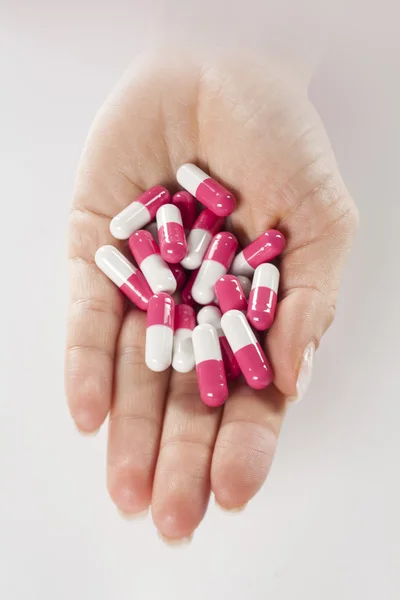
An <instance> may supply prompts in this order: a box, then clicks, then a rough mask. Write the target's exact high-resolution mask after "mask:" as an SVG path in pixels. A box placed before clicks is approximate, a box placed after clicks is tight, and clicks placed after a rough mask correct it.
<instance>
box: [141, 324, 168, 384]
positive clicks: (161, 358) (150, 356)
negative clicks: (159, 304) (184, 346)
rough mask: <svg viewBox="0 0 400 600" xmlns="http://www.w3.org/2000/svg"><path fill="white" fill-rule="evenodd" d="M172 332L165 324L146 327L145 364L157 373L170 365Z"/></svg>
mask: <svg viewBox="0 0 400 600" xmlns="http://www.w3.org/2000/svg"><path fill="white" fill-rule="evenodd" d="M173 343H174V332H173V331H172V329H171V328H170V327H167V326H166V325H151V326H150V327H148V328H147V329H146V350H145V361H146V365H147V366H148V368H149V369H151V370H152V371H155V372H157V373H159V372H161V371H165V370H166V369H168V367H170V366H171V361H172V349H173Z"/></svg>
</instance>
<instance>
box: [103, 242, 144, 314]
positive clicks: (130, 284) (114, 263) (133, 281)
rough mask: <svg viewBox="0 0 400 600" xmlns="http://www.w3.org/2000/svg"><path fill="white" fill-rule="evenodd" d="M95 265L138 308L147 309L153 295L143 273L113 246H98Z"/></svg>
mask: <svg viewBox="0 0 400 600" xmlns="http://www.w3.org/2000/svg"><path fill="white" fill-rule="evenodd" d="M95 262H96V265H97V266H98V267H99V269H101V271H103V273H104V274H105V275H107V277H108V278H109V279H110V280H111V281H112V282H113V283H115V285H116V286H117V287H119V289H120V290H121V292H122V293H123V294H125V296H127V298H129V300H130V301H131V302H133V304H135V305H136V306H137V307H138V308H140V309H142V310H147V308H148V304H149V300H150V298H151V296H152V295H153V292H152V291H151V289H150V287H149V284H148V283H147V281H146V279H145V278H144V275H143V274H142V273H141V271H139V269H137V268H136V267H134V266H133V265H132V263H130V262H129V260H128V259H127V258H125V256H123V254H121V252H120V251H119V250H117V248H114V246H103V247H102V248H99V249H98V250H97V252H96V256H95Z"/></svg>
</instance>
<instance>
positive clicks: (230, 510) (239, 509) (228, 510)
mask: <svg viewBox="0 0 400 600" xmlns="http://www.w3.org/2000/svg"><path fill="white" fill-rule="evenodd" d="M215 506H216V507H217V508H219V510H222V511H223V512H224V513H227V514H228V515H237V514H238V513H241V512H243V511H244V509H245V508H246V506H247V502H246V504H242V506H236V507H235V508H226V507H225V506H222V504H220V503H219V502H217V500H216V501H215Z"/></svg>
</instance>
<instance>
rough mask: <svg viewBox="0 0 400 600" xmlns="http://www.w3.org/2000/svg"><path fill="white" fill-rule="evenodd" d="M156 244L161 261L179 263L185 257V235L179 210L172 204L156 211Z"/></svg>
mask: <svg viewBox="0 0 400 600" xmlns="http://www.w3.org/2000/svg"><path fill="white" fill-rule="evenodd" d="M156 219H157V228H158V242H159V245H160V252H161V256H162V257H163V259H164V260H165V261H166V262H168V263H173V264H176V263H180V262H181V260H183V259H184V258H185V256H186V252H187V246H186V235H185V231H184V229H183V225H182V217H181V213H180V210H179V208H178V207H177V206H174V205H173V204H164V206H161V207H160V208H159V209H158V211H157V216H156Z"/></svg>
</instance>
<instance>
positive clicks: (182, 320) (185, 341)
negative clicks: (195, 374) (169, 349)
mask: <svg viewBox="0 0 400 600" xmlns="http://www.w3.org/2000/svg"><path fill="white" fill-rule="evenodd" d="M195 327H196V314H195V312H194V310H193V308H192V307H191V306H189V305H188V304H177V305H176V306H175V333H174V349H173V355H172V368H173V369H175V371H178V373H190V371H192V370H193V369H194V365H195V360H194V352H193V343H192V331H193V329H194V328H195Z"/></svg>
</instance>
